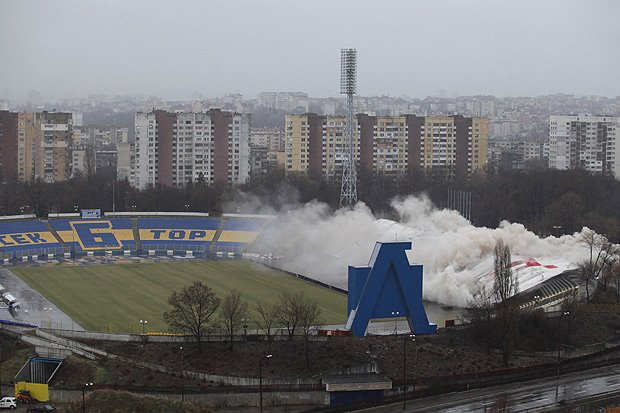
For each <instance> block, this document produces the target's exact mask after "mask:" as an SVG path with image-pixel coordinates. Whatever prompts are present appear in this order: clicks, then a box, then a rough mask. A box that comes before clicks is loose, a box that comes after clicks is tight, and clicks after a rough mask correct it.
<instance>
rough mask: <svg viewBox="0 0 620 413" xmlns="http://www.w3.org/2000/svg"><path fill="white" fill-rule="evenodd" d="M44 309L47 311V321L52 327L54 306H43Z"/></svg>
mask: <svg viewBox="0 0 620 413" xmlns="http://www.w3.org/2000/svg"><path fill="white" fill-rule="evenodd" d="M43 311H45V312H47V323H48V325H49V328H50V329H51V328H52V307H43Z"/></svg>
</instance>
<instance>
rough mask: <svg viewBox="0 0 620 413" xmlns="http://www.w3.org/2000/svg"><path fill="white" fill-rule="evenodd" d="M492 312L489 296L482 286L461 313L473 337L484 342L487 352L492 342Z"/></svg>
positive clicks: (491, 302)
mask: <svg viewBox="0 0 620 413" xmlns="http://www.w3.org/2000/svg"><path fill="white" fill-rule="evenodd" d="M494 312H495V311H494V307H493V301H492V300H491V295H490V294H489V293H488V292H487V290H486V288H485V287H484V286H482V288H481V289H480V290H479V291H478V292H477V293H476V294H474V296H473V297H472V299H471V300H469V301H468V302H467V308H466V310H465V312H464V313H463V318H464V319H465V320H466V321H467V322H469V324H470V326H471V328H472V331H473V333H474V335H475V337H479V338H480V339H481V340H483V341H484V346H485V348H486V350H487V351H489V349H490V347H491V342H492V341H493V340H492V339H493V332H494V329H493V319H494Z"/></svg>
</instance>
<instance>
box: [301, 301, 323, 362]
mask: <svg viewBox="0 0 620 413" xmlns="http://www.w3.org/2000/svg"><path fill="white" fill-rule="evenodd" d="M300 307H301V308H300V310H301V312H300V326H301V331H302V332H303V335H304V341H305V343H306V367H310V357H309V345H310V332H311V331H312V327H314V326H316V324H319V317H320V315H321V309H320V308H319V304H318V303H317V302H316V301H315V300H313V299H312V298H309V297H305V296H304V295H303V294H302V300H301V305H300Z"/></svg>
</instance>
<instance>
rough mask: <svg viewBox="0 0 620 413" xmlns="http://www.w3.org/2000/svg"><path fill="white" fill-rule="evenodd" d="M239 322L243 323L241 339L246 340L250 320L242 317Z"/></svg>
mask: <svg viewBox="0 0 620 413" xmlns="http://www.w3.org/2000/svg"><path fill="white" fill-rule="evenodd" d="M241 322H242V323H243V340H244V341H245V340H247V338H248V323H249V322H250V319H249V318H242V319H241Z"/></svg>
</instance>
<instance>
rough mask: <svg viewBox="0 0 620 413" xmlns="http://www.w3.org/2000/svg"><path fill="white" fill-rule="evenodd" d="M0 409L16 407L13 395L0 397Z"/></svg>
mask: <svg viewBox="0 0 620 413" xmlns="http://www.w3.org/2000/svg"><path fill="white" fill-rule="evenodd" d="M0 409H11V410H13V409H17V402H16V401H15V397H3V398H2V399H0Z"/></svg>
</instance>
